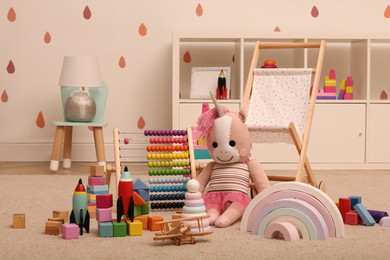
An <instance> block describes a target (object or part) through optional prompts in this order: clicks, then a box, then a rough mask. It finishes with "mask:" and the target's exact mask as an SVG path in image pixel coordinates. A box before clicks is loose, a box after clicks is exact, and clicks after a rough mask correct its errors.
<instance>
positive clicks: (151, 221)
mask: <svg viewBox="0 0 390 260" xmlns="http://www.w3.org/2000/svg"><path fill="white" fill-rule="evenodd" d="M160 221H164V218H163V217H159V216H149V218H148V229H149V230H150V231H157V230H161V226H160V225H154V223H157V222H160Z"/></svg>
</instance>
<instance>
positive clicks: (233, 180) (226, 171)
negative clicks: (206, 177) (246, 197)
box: [208, 162, 249, 193]
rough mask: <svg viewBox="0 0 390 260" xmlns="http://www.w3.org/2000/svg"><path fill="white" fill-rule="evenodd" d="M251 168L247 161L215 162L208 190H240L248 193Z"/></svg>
mask: <svg viewBox="0 0 390 260" xmlns="http://www.w3.org/2000/svg"><path fill="white" fill-rule="evenodd" d="M248 187H249V170H248V166H247V165H246V164H245V163H242V162H238V163H231V164H215V165H214V168H213V171H212V174H211V178H210V182H209V189H208V192H214V191H216V192H219V191H239V192H243V193H248Z"/></svg>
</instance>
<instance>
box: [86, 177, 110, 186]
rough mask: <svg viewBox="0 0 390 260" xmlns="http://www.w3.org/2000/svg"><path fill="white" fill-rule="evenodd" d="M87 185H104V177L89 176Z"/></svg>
mask: <svg viewBox="0 0 390 260" xmlns="http://www.w3.org/2000/svg"><path fill="white" fill-rule="evenodd" d="M88 184H89V185H91V186H97V185H105V184H106V177H105V176H89V177H88Z"/></svg>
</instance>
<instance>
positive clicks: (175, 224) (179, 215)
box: [171, 211, 183, 227]
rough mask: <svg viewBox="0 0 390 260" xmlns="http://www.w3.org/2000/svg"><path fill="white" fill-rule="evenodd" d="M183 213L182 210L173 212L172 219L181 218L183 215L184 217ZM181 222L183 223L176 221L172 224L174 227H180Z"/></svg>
mask: <svg viewBox="0 0 390 260" xmlns="http://www.w3.org/2000/svg"><path fill="white" fill-rule="evenodd" d="M182 215H183V213H182V212H180V211H178V212H176V213H173V214H172V217H171V219H179V218H182V217H183V216H182ZM180 224H181V223H180V222H174V223H172V224H171V226H172V227H180Z"/></svg>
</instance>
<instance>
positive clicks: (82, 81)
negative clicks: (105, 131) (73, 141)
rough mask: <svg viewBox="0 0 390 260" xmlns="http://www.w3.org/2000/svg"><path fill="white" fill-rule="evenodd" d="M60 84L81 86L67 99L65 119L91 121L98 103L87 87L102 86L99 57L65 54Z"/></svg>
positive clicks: (63, 85)
mask: <svg viewBox="0 0 390 260" xmlns="http://www.w3.org/2000/svg"><path fill="white" fill-rule="evenodd" d="M59 84H60V86H62V87H80V89H77V90H75V91H73V92H72V93H71V94H70V95H69V97H68V98H67V100H66V103H65V107H64V114H65V120H66V121H72V122H91V121H92V120H93V118H94V117H95V113H96V104H95V100H94V99H93V97H92V96H91V95H90V94H89V92H88V89H87V88H89V87H101V86H102V79H101V77H100V68H99V61H98V58H97V57H89V56H65V57H64V62H63V64H62V72H61V78H60V82H59Z"/></svg>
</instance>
